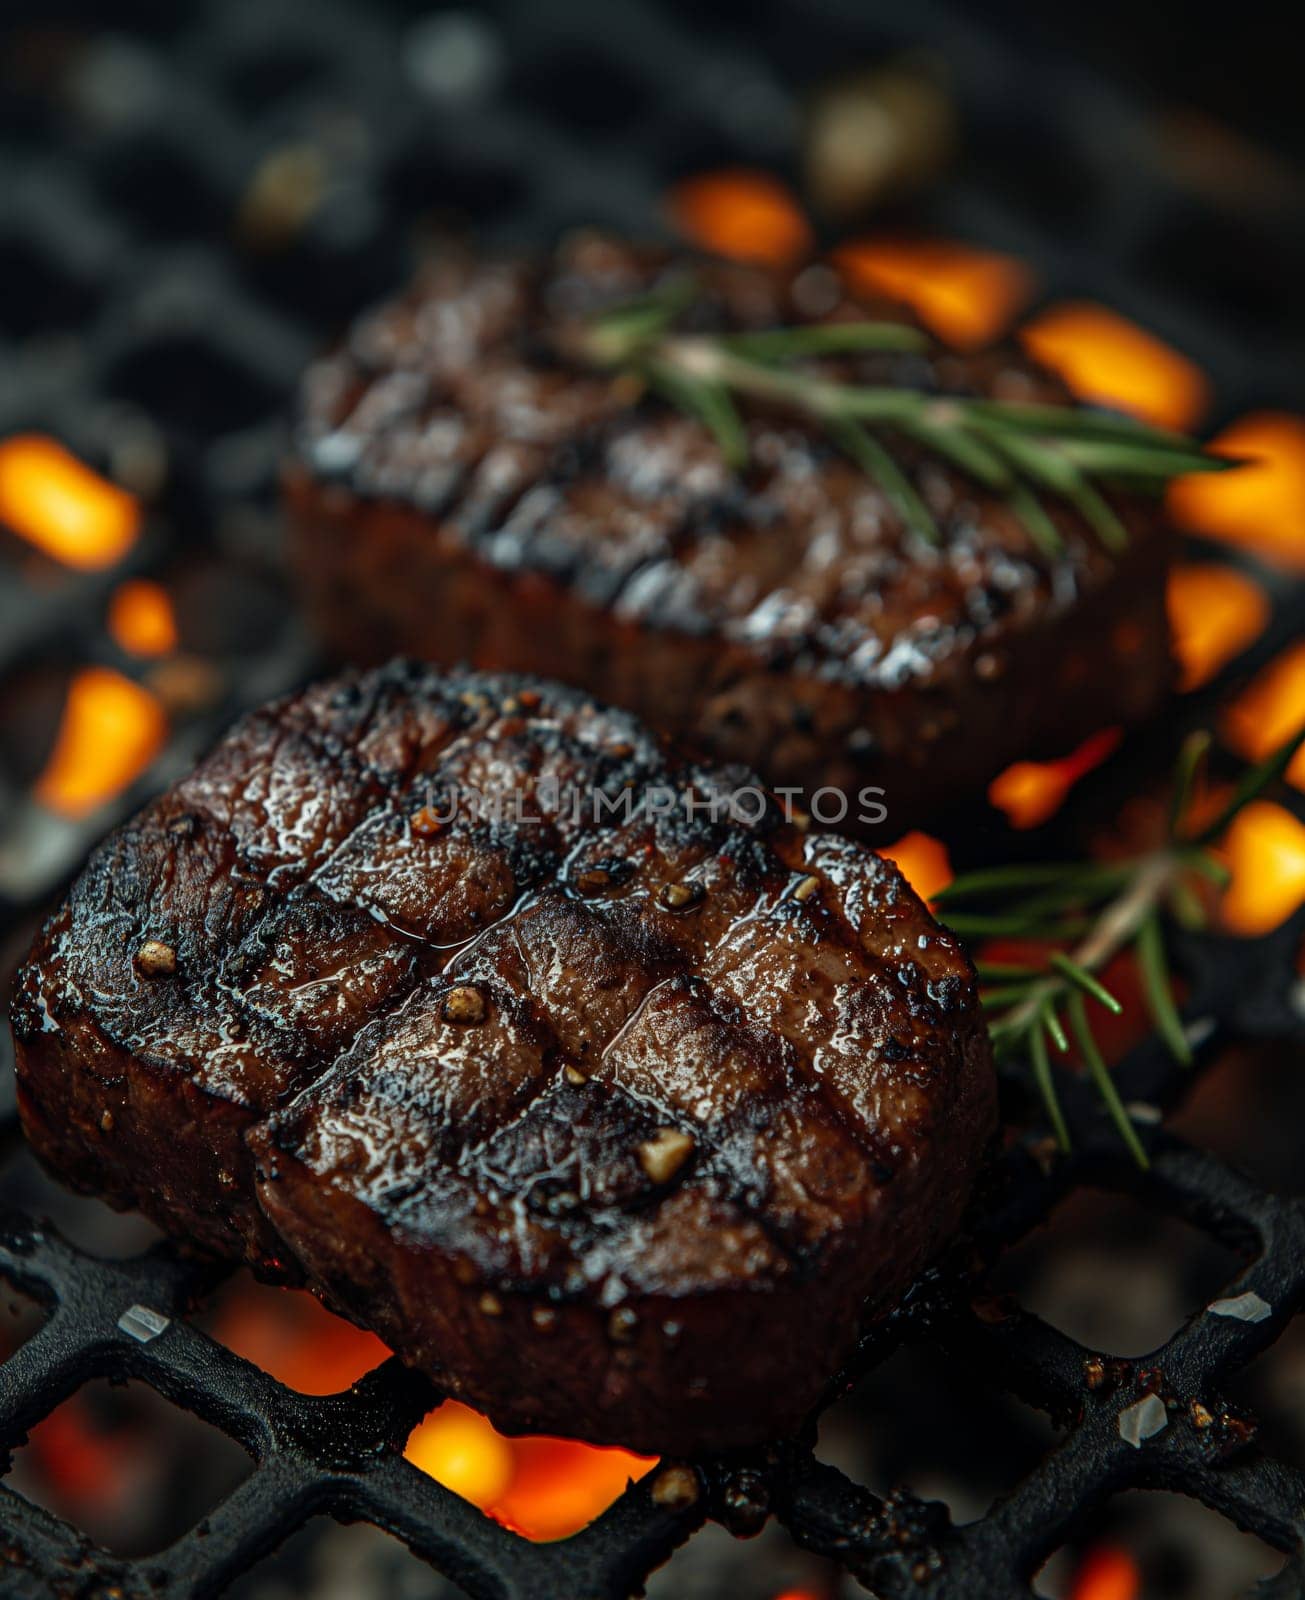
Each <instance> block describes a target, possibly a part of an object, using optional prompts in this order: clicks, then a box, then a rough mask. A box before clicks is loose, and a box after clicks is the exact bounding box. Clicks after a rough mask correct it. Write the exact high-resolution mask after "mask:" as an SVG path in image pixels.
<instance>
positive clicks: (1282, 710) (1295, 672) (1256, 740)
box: [1221, 643, 1305, 789]
mask: <svg viewBox="0 0 1305 1600" xmlns="http://www.w3.org/2000/svg"><path fill="white" fill-rule="evenodd" d="M1303 727H1305V643H1301V644H1295V645H1293V646H1292V647H1291V649H1290V650H1286V651H1284V652H1283V654H1282V655H1280V656H1279V657H1278V658H1277V660H1276V661H1271V662H1270V663H1269V665H1268V666H1267V667H1265V669H1264V671H1263V672H1261V673H1260V674H1259V676H1258V677H1257V678H1255V679H1254V680H1253V681H1252V683H1251V685H1250V687H1249V688H1247V689H1246V690H1244V691H1243V693H1242V694H1240V695H1238V697H1237V699H1236V700H1234V701H1233V703H1232V704H1231V705H1230V706H1229V707H1228V709H1227V710H1226V711H1225V712H1224V715H1223V723H1222V729H1221V731H1222V733H1223V736H1224V738H1225V739H1227V741H1228V743H1229V744H1230V745H1231V746H1232V748H1233V749H1234V750H1236V751H1237V753H1238V754H1239V755H1243V756H1245V757H1246V759H1247V760H1248V761H1263V760H1264V758H1265V757H1266V756H1268V755H1271V754H1272V752H1273V751H1274V750H1277V749H1278V748H1279V747H1280V746H1282V745H1284V744H1286V742H1287V740H1288V739H1290V738H1292V737H1293V735H1295V734H1297V733H1299V732H1300V730H1301V728H1303ZM1287 776H1288V778H1290V780H1291V781H1292V783H1294V784H1295V785H1296V787H1297V788H1298V789H1305V749H1302V750H1298V751H1297V752H1296V756H1295V759H1294V760H1293V761H1292V764H1291V766H1290V767H1288V768H1287Z"/></svg>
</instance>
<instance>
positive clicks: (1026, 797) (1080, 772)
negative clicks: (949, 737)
mask: <svg viewBox="0 0 1305 1600" xmlns="http://www.w3.org/2000/svg"><path fill="white" fill-rule="evenodd" d="M1121 738H1122V734H1121V733H1120V730H1119V729H1118V728H1103V729H1102V730H1101V732H1100V733H1094V734H1093V735H1092V737H1091V738H1090V739H1085V740H1084V741H1083V743H1082V744H1081V745H1079V747H1078V749H1077V750H1074V751H1071V753H1070V754H1069V755H1067V756H1062V757H1061V758H1060V760H1059V761H1017V762H1015V763H1014V765H1013V766H1009V767H1007V768H1006V770H1005V772H1000V773H998V774H997V776H996V777H995V778H994V779H993V780H992V782H991V783H990V784H989V785H988V799H989V800H990V801H991V802H992V804H993V805H994V806H996V808H997V809H998V811H1004V812H1005V813H1006V820H1007V821H1008V822H1009V823H1010V825H1011V827H1012V828H1020V829H1023V828H1036V827H1039V826H1040V825H1041V824H1042V823H1044V822H1046V821H1047V819H1048V818H1049V817H1053V816H1055V814H1056V812H1057V811H1059V810H1060V808H1061V806H1063V805H1064V803H1065V801H1066V799H1067V798H1068V796H1069V792H1070V790H1071V789H1072V788H1073V787H1074V785H1075V784H1076V783H1077V782H1078V780H1079V779H1080V778H1081V777H1083V776H1084V775H1085V774H1086V773H1089V772H1091V771H1092V769H1093V768H1094V767H1099V766H1100V765H1101V763H1102V762H1103V761H1104V760H1105V759H1106V757H1107V756H1109V755H1110V754H1111V753H1112V751H1113V750H1114V749H1115V747H1116V746H1117V745H1118V744H1119V741H1120V739H1121Z"/></svg>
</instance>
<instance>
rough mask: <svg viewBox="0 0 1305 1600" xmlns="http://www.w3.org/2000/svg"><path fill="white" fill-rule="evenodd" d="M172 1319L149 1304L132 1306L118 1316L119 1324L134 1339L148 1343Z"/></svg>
mask: <svg viewBox="0 0 1305 1600" xmlns="http://www.w3.org/2000/svg"><path fill="white" fill-rule="evenodd" d="M171 1321H172V1318H171V1317H165V1316H164V1315H163V1313H162V1312H161V1311H152V1310H151V1309H150V1308H149V1306H131V1307H129V1308H128V1309H127V1310H126V1311H124V1312H123V1314H122V1315H121V1316H120V1317H119V1318H118V1326H119V1327H120V1328H121V1329H122V1331H123V1332H124V1333H128V1334H130V1335H131V1337H132V1338H133V1339H139V1340H140V1342H141V1343H142V1344H148V1343H149V1342H150V1340H151V1339H157V1338H158V1336H159V1335H160V1334H161V1333H162V1332H163V1330H164V1328H166V1327H167V1326H168V1324H169V1323H170V1322H171Z"/></svg>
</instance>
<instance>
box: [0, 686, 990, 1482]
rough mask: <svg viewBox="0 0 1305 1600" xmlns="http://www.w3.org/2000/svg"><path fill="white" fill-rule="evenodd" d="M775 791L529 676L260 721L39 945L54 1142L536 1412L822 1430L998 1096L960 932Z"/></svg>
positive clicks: (28, 1105)
mask: <svg viewBox="0 0 1305 1600" xmlns="http://www.w3.org/2000/svg"><path fill="white" fill-rule="evenodd" d="M754 783H755V780H753V779H751V778H750V777H749V775H748V774H747V773H746V772H739V771H731V770H729V769H712V768H708V767H704V766H700V765H695V764H692V763H690V762H688V761H686V760H683V759H680V758H678V757H676V756H674V755H673V754H668V753H667V750H666V749H665V747H664V746H663V745H662V744H661V743H660V742H659V741H657V740H656V739H654V738H653V737H652V736H651V735H649V734H648V733H647V732H646V731H645V730H644V729H643V728H642V727H641V725H640V724H639V723H638V722H637V721H636V720H635V719H634V718H633V717H631V716H630V715H628V714H627V713H624V712H619V711H610V710H607V709H605V708H604V707H602V706H599V705H596V704H594V703H593V702H592V701H590V700H589V699H587V698H586V697H584V696H583V695H581V694H579V693H577V692H576V691H574V690H570V689H563V688H559V687H557V686H555V685H550V684H546V683H542V682H537V681H534V680H528V679H522V678H510V677H491V676H484V675H479V674H474V673H454V674H450V675H448V676H442V675H440V674H438V673H437V672H436V671H435V670H434V669H432V668H429V667H425V666H415V665H412V664H406V663H400V664H393V665H390V666H388V667H386V668H384V669H381V670H379V671H373V672H368V673H365V674H361V675H360V674H357V673H349V674H346V675H344V676H342V677H338V678H335V679H333V680H331V681H328V682H324V683H321V684H319V685H317V686H316V687H314V688H311V689H309V690H307V691H306V692H304V693H302V694H300V695H297V696H295V697H293V698H290V699H287V700H283V701H281V702H279V703H277V704H275V705H272V706H270V707H268V708H266V709H264V710H261V711H258V712H256V713H254V714H253V715H251V716H249V717H247V718H245V720H244V721H243V722H241V723H240V724H239V725H238V726H237V727H236V728H235V729H234V731H233V732H232V733H231V734H230V735H229V736H228V737H227V738H226V739H225V740H224V741H223V742H222V743H221V744H220V745H219V746H218V747H217V749H216V750H215V751H214V752H213V753H212V754H211V755H210V756H209V757H208V758H207V759H206V760H205V761H204V762H203V763H202V764H201V765H200V766H199V768H198V769H197V770H196V771H195V772H194V773H193V774H192V775H191V776H190V777H188V778H186V779H185V780H184V781H183V782H181V783H179V784H178V785H177V786H176V787H175V788H173V789H171V790H169V791H168V792H167V793H166V794H165V795H163V796H162V798H160V799H159V800H157V801H155V802H154V803H153V804H152V805H150V806H148V807H147V808H146V809H145V810H144V811H143V812H142V813H141V814H140V815H139V816H138V817H137V818H136V819H135V820H134V821H133V822H131V823H129V824H128V825H127V826H125V827H124V828H122V829H120V830H119V831H118V832H117V833H115V834H114V835H113V836H112V837H111V838H109V839H108V840H107V841H106V842H105V843H104V844H103V845H102V846H101V847H100V848H99V849H98V850H97V852H96V853H95V855H94V856H93V858H92V859H91V862H90V864H89V865H88V867H87V868H86V870H85V872H84V873H83V874H82V876H81V877H80V878H79V879H78V881H77V882H76V884H75V885H74V887H73V889H72V891H71V893H70V895H69V897H68V900H67V902H66V903H65V904H64V905H63V906H62V907H61V909H60V910H59V911H58V912H57V913H56V914H55V915H54V917H53V918H52V919H51V920H50V922H49V923H48V924H47V926H46V927H45V929H44V930H43V931H42V933H41V934H40V936H39V938H38V939H37V942H36V945H35V948H34V949H33V951H32V953H31V955H30V957H29V959H28V961H27V963H26V965H25V967H24V969H23V971H22V972H21V973H20V975H19V980H18V989H17V997H16V1003H15V1007H14V1014H13V1026H14V1033H15V1037H16V1040H17V1046H18V1081H19V1093H20V1096H21V1107H22V1115H23V1121H24V1125H25V1127H26V1131H27V1135H28V1137H29V1139H30V1140H31V1142H32V1144H33V1145H34V1146H35V1148H36V1149H37V1151H38V1152H40V1154H41V1155H42V1156H43V1157H44V1158H45V1160H46V1161H47V1162H48V1163H49V1165H50V1166H52V1167H53V1168H54V1170H55V1171H56V1172H58V1173H60V1174H61V1175H62V1176H63V1177H64V1178H65V1179H66V1180H68V1181H69V1182H71V1183H73V1184H75V1185H77V1186H78V1187H81V1188H84V1189H89V1190H91V1191H93V1192H95V1193H98V1194H101V1195H103V1196H104V1197H105V1198H106V1199H108V1200H109V1201H110V1202H112V1203H113V1204H115V1205H119V1206H135V1207H139V1208H140V1209H141V1210H142V1211H144V1212H146V1213H147V1214H148V1215H149V1216H151V1217H152V1218H154V1219H155V1220H156V1221H157V1222H159V1223H160V1224H162V1225H163V1226H164V1227H165V1228H167V1229H169V1230H170V1231H171V1232H172V1233H174V1234H176V1235H177V1236H178V1237H179V1238H181V1239H183V1240H186V1241H188V1242H190V1243H192V1244H193V1245H195V1246H198V1247H200V1248H202V1249H204V1250H207V1251H214V1252H218V1253H221V1254H225V1255H232V1256H243V1257H246V1258H248V1259H249V1260H250V1261H252V1262H253V1263H254V1264H255V1266H256V1267H258V1268H259V1269H260V1270H261V1271H263V1272H265V1273H266V1274H268V1275H270V1276H273V1277H282V1278H292V1279H293V1278H302V1279H303V1280H306V1281H307V1282H308V1283H309V1284H310V1285H311V1286H312V1287H313V1288H315V1289H316V1290H317V1291H318V1292H319V1293H320V1294H321V1295H322V1296H323V1297H324V1298H325V1299H326V1300H327V1301H328V1302H329V1303H330V1304H331V1305H333V1306H335V1307H336V1308H338V1309H339V1310H340V1311H342V1312H344V1313H345V1314H346V1315H348V1316H350V1317H352V1318H354V1319H356V1320H357V1321H358V1322H360V1323H363V1324H365V1325H366V1326H368V1327H371V1328H374V1329H375V1330H376V1331H377V1332H378V1333H379V1334H380V1335H381V1336H382V1337H383V1338H384V1339H385V1340H387V1341H388V1342H389V1344H390V1345H391V1346H392V1347H393V1348H394V1349H395V1350H396V1351H397V1352H398V1353H399V1354H400V1355H402V1356H403V1357H404V1358H405V1359H407V1360H408V1361H410V1362H412V1363H414V1364H415V1365H417V1366H420V1367H422V1368H425V1369H426V1370H427V1371H429V1372H430V1373H432V1374H433V1375H434V1377H435V1378H436V1379H437V1381H438V1382H439V1383H441V1384H442V1385H445V1386H447V1388H448V1389H449V1390H450V1391H451V1392H453V1393H455V1394H458V1395H461V1396H464V1397H465V1398H466V1399H468V1400H469V1401H471V1402H473V1403H474V1404H476V1405H479V1406H482V1407H484V1408H485V1409H486V1410H487V1411H488V1412H489V1414H490V1415H491V1416H492V1417H493V1418H495V1419H496V1420H497V1421H499V1422H500V1423H502V1424H503V1425H504V1426H506V1427H510V1428H516V1429H523V1428H531V1429H538V1428H542V1429H546V1430H549V1431H552V1432H557V1433H564V1434H573V1435H580V1436H583V1437H586V1438H589V1439H594V1440H599V1441H619V1442H621V1443H623V1444H626V1445H630V1446H633V1447H636V1448H641V1449H645V1450H650V1451H675V1452H683V1451H688V1450H697V1449H702V1448H706V1447H715V1446H730V1445H736V1444H740V1443H743V1442H745V1441H751V1440H755V1439H757V1438H759V1437H761V1436H764V1435H768V1434H773V1433H775V1432H778V1431H781V1430H784V1429H787V1428H791V1427H793V1426H794V1425H796V1424H797V1423H798V1422H799V1421H800V1420H801V1418H802V1416H803V1415H804V1413H805V1412H806V1411H807V1410H808V1409H809V1408H810V1406H811V1405H812V1403H813V1402H814V1400H815V1399H816V1397H817V1395H818V1393H819V1391H820V1388H821V1386H822V1384H823V1382H824V1381H825V1380H827V1378H828V1377H829V1375H830V1374H831V1373H832V1372H833V1371H834V1370H835V1369H836V1368H837V1367H838V1365H839V1364H840V1362H842V1361H843V1359H844V1358H845V1357H846V1356H847V1355H848V1353H849V1351H850V1349H851V1347H852V1344H853V1341H854V1338H855V1336H856V1332H857V1329H858V1325H859V1323H860V1322H861V1320H862V1318H863V1317H864V1316H865V1315H866V1314H867V1312H868V1313H869V1314H874V1313H875V1312H876V1311H880V1310H883V1309H884V1308H885V1307H887V1306H889V1305H890V1304H891V1303H892V1302H893V1301H894V1299H895V1298H896V1297H897V1296H899V1295H900V1293H901V1292H902V1290H903V1288H904V1287H905V1286H906V1285H907V1284H908V1282H909V1281H910V1280H911V1278H912V1277H913V1276H914V1275H915V1274H916V1273H917V1272H918V1271H919V1269H920V1268H921V1267H922V1266H923V1264H924V1263H925V1262H926V1261H928V1260H929V1258H930V1257H931V1256H933V1255H934V1254H935V1253H936V1252H937V1250H938V1249H939V1247H940V1245H941V1244H942V1242H943V1241H944V1240H945V1239H946V1238H947V1236H948V1234H949V1232H951V1231H952V1230H953V1229H954V1228H955V1226H956V1223H957V1219H958V1217H959V1215H960V1212H961V1209H962V1207H963V1205H964V1204H965V1201H966V1198H967V1196H968V1194H969V1191H970V1187H971V1180H972V1179H973V1176H974V1172H975V1168H976V1164H977V1162H978V1160H979V1157H980V1152H981V1151H982V1149H983V1147H984V1145H985V1143H986V1141H987V1140H988V1139H989V1137H990V1135H991V1133H992V1129H993V1125H994V1081H993V1074H992V1067H991V1061H990V1056H989V1049H988V1043H987V1037H986V1033H985V1030H984V1026H983V1022H982V1020H981V1016H980V1011H979V1007H978V1003H977V1000H976V995H975V986H974V977H973V972H972V969H971V967H970V964H969V961H968V960H967V958H966V956H965V955H964V954H963V953H962V951H961V950H960V949H959V948H958V946H957V944H956V941H955V940H954V939H953V938H952V937H951V936H950V935H949V934H948V933H946V932H945V931H944V930H943V929H941V928H939V927H938V926H937V925H936V924H935V923H934V922H933V921H932V919H931V918H930V916H929V914H928V912H927V910H926V909H925V907H924V906H923V905H922V904H921V902H920V901H919V900H918V899H917V898H916V896H915V895H914V894H913V893H912V891H911V890H910V889H909V888H908V887H907V885H906V884H905V882H904V881H903V880H902V878H901V877H900V876H899V874H898V873H897V871H896V869H895V868H894V867H893V866H892V865H890V864H889V863H887V862H886V861H883V860H881V859H880V858H879V857H878V856H876V855H875V854H873V853H872V852H871V851H870V850H868V849H867V848H865V847H864V846H862V845H859V844H857V843H854V842H852V841H850V840H848V839H845V838H840V837H835V836H831V835H822V834H818V833H814V832H808V833H803V832H802V831H800V830H799V829H798V828H796V827H794V826H792V825H790V824H788V823H786V822H784V821H783V820H782V818H781V817H780V815H779V814H778V807H777V806H776V805H775V803H774V802H773V801H771V800H764V815H758V812H759V811H760V810H761V809H763V799H764V797H763V796H762V795H761V792H760V790H758V789H756V788H753V787H747V788H746V790H745V788H744V787H741V786H750V785H752V784H754ZM653 795H656V796H658V797H660V798H658V799H655V800H654V799H651V798H650V796H653ZM668 795H673V796H676V797H677V799H676V800H675V803H674V804H672V803H670V802H669V801H668V799H667V796H668ZM723 801H728V802H729V803H728V804H726V805H724V808H722V802H723ZM504 802H507V803H504ZM713 810H714V811H715V812H716V813H717V815H716V816H715V817H714V818H713V817H712V816H711V815H710V813H711V811H713ZM743 813H746V816H744V815H743Z"/></svg>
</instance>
